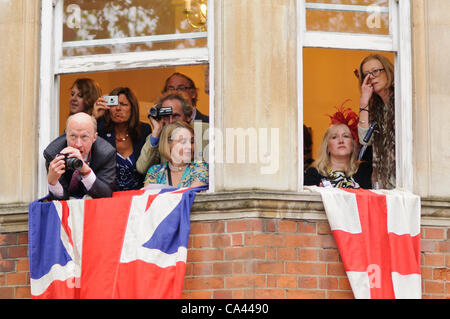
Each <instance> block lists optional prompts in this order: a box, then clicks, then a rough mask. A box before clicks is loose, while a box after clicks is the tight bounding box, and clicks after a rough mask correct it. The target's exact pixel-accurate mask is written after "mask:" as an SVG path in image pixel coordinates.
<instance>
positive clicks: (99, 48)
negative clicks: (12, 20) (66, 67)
mask: <svg viewBox="0 0 450 319" xmlns="http://www.w3.org/2000/svg"><path fill="white" fill-rule="evenodd" d="M206 2H207V1H206V0H191V1H189V0H66V1H64V6H63V56H75V55H88V54H107V53H121V52H135V51H146V50H167V49H186V48H198V47H206V16H203V15H202V11H201V9H202V8H203V10H204V11H203V14H205V13H206ZM202 5H203V7H202ZM186 9H190V11H189V14H187V11H186Z"/></svg>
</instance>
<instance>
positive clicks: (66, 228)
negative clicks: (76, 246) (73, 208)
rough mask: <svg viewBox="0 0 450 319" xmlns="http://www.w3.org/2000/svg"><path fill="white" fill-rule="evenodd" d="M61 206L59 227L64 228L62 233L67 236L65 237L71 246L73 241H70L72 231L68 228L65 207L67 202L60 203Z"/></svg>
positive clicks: (67, 207)
mask: <svg viewBox="0 0 450 319" xmlns="http://www.w3.org/2000/svg"><path fill="white" fill-rule="evenodd" d="M61 206H62V218H61V225H62V227H63V228H64V231H65V232H66V234H67V237H69V243H70V244H71V245H72V246H73V240H72V231H71V229H70V227H69V214H70V211H69V206H68V205H67V202H66V201H65V200H64V201H61Z"/></svg>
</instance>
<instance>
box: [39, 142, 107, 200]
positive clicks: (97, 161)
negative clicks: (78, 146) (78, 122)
mask: <svg viewBox="0 0 450 319" xmlns="http://www.w3.org/2000/svg"><path fill="white" fill-rule="evenodd" d="M65 147H67V141H66V135H65V134H63V135H61V136H59V137H58V138H56V139H55V140H54V141H53V142H51V143H50V144H49V145H48V146H47V148H46V149H45V150H44V158H45V166H46V168H47V172H48V167H49V165H50V162H51V161H52V160H53V159H54V158H55V156H56V155H57V154H59V152H60V151H61V150H62V149H64V148H65ZM89 167H90V168H91V169H92V170H93V171H94V173H95V176H96V180H95V182H94V184H93V185H92V187H91V189H89V191H88V190H86V188H85V187H84V185H83V183H81V182H80V183H79V187H78V190H77V191H76V192H74V193H69V190H68V189H69V184H70V180H71V179H72V174H73V172H74V171H73V170H66V172H65V173H64V174H63V175H62V176H61V177H60V179H59V182H60V183H61V185H62V187H63V189H64V196H63V198H56V197H55V196H54V195H53V194H52V193H50V198H51V199H58V200H67V199H69V196H76V197H82V196H84V195H86V194H87V195H89V196H91V197H92V198H99V197H111V196H112V193H113V191H114V185H115V179H116V150H115V149H114V147H112V146H111V144H109V143H108V142H107V141H105V140H104V139H103V138H101V137H97V140H96V141H95V142H94V144H92V148H91V159H90V162H89ZM79 178H81V177H80V176H79Z"/></svg>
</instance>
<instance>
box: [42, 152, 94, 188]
mask: <svg viewBox="0 0 450 319" xmlns="http://www.w3.org/2000/svg"><path fill="white" fill-rule="evenodd" d="M66 169H73V170H78V171H79V172H80V174H81V175H83V176H84V175H87V174H89V173H90V172H91V168H90V167H89V165H88V164H87V163H86V162H85V161H84V160H83V157H82V156H81V153H80V151H79V150H78V149H76V148H74V147H71V146H68V147H66V148H64V149H62V150H61V152H60V154H57V155H56V156H55V158H54V159H53V160H52V161H51V162H50V165H49V169H48V175H47V179H48V182H49V184H51V185H56V183H58V180H59V179H60V178H61V176H62V175H63V174H64V173H65V172H66Z"/></svg>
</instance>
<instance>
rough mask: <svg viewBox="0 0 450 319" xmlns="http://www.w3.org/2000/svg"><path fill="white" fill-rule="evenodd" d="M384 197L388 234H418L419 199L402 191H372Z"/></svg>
mask: <svg viewBox="0 0 450 319" xmlns="http://www.w3.org/2000/svg"><path fill="white" fill-rule="evenodd" d="M373 192H374V193H377V194H382V195H386V205H387V215H388V221H387V222H388V232H389V233H394V234H397V235H405V234H409V235H411V236H412V237H414V236H417V235H418V234H420V197H419V196H417V195H414V194H412V193H410V192H407V191H402V190H398V189H396V190H373Z"/></svg>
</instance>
